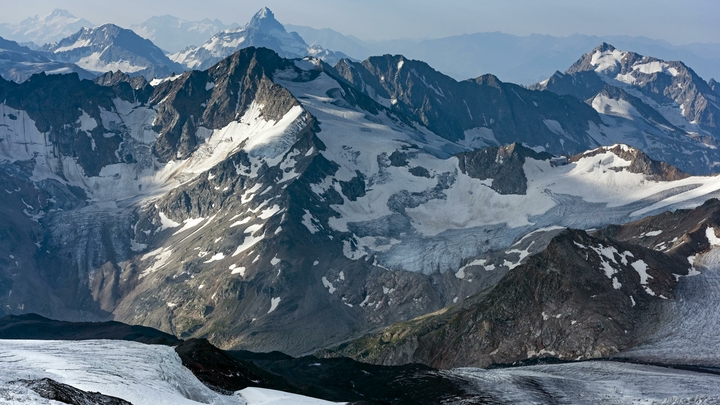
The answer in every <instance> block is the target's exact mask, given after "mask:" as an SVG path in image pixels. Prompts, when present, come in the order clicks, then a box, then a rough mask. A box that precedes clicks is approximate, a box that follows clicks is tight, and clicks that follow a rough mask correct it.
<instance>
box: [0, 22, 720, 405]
mask: <svg viewBox="0 0 720 405" xmlns="http://www.w3.org/2000/svg"><path fill="white" fill-rule="evenodd" d="M325 34H327V36H328V38H330V37H332V36H333V35H334V34H332V33H330V32H325ZM341 39H342V38H339V37H337V36H335V39H334V40H337V41H340V40H341ZM310 43H313V42H310ZM595 45H597V44H595ZM595 45H593V46H595ZM0 48H1V49H4V51H3V52H2V53H0V61H4V62H2V63H3V65H2V66H6V67H7V70H6V72H5V73H3V78H2V79H0V193H2V195H3V198H2V200H0V316H6V318H3V319H0V338H3V337H4V338H5V339H14V340H8V341H7V345H3V349H2V351H3V352H2V353H0V363H3V362H13V364H16V369H13V372H12V373H11V374H8V376H0V391H2V393H0V397H1V395H17V396H18V398H24V399H26V400H28V401H30V400H37V396H38V395H39V396H40V397H42V398H46V399H47V398H48V396H49V395H50V394H47V393H48V392H50V393H66V394H67V395H69V396H71V397H76V398H86V400H87V401H90V402H86V403H119V404H124V403H125V402H120V401H135V402H137V401H142V399H140V398H142V395H146V394H147V395H148V396H147V398H154V399H153V401H160V402H159V403H162V401H166V403H183V401H189V402H186V403H196V402H202V403H243V402H247V403H251V404H252V403H254V402H253V401H255V402H258V401H260V402H259V403H262V402H261V400H265V401H271V400H276V399H277V398H278V397H277V396H278V395H285V394H282V393H277V392H275V391H273V392H266V391H262V390H280V391H285V392H287V393H288V394H287V395H291V394H289V393H293V394H296V395H306V396H310V397H316V398H324V399H327V400H329V401H343V400H349V401H368V402H370V403H373V401H375V402H377V403H438V402H442V403H458V404H461V403H497V402H499V403H502V402H503V401H504V402H513V401H515V402H517V401H520V402H540V403H552V401H553V400H555V399H557V398H559V397H562V398H576V396H577V395H584V394H585V393H593V394H592V395H597V396H596V397H592V398H591V399H593V400H594V399H597V398H605V399H608V398H611V399H617V400H618V401H619V402H621V403H622V402H629V401H634V400H640V399H643V400H645V399H648V398H652V399H653V400H657V401H669V402H670V403H674V402H673V401H675V402H682V401H692V400H698V399H699V400H707V401H708V402H712V401H713V400H715V399H717V398H718V396H720V393H719V392H717V389H716V388H713V387H716V386H717V384H713V382H716V381H715V380H713V378H716V377H715V375H714V373H715V374H716V373H717V367H719V365H720V363H719V362H718V359H719V357H718V355H717V353H718V349H720V345H719V344H718V343H717V342H720V333H718V331H717V330H716V329H717V328H716V327H715V325H716V324H717V321H718V320H720V319H718V316H717V315H716V314H715V312H716V311H714V308H715V307H716V306H717V303H718V302H717V296H718V295H717V287H716V286H717V285H718V283H717V281H718V280H716V278H717V276H716V274H720V273H718V272H717V263H720V261H718V256H717V255H718V252H720V236H718V232H717V230H718V227H720V202H719V201H718V198H720V179H719V178H718V177H717V173H718V171H720V168H719V167H718V162H720V155H719V153H720V152H718V142H719V141H720V129H718V127H717V117H718V114H720V100H719V99H718V98H719V97H720V89H719V87H720V86H718V84H717V82H715V81H714V80H708V81H705V80H704V79H703V78H701V77H700V76H699V75H698V74H697V73H696V72H695V71H694V70H693V68H691V67H690V65H689V64H686V63H684V62H682V61H668V60H664V59H660V58H657V57H654V56H644V55H641V54H639V53H636V52H633V51H630V50H620V49H617V48H615V47H614V46H613V45H610V44H608V43H602V44H600V45H599V46H596V47H595V48H594V49H593V48H591V47H589V48H588V49H585V50H584V51H583V52H584V53H579V54H578V55H576V61H575V62H574V63H573V62H570V63H568V64H567V65H566V66H569V68H567V69H566V70H565V71H564V72H560V71H556V72H555V73H554V74H550V75H549V77H545V78H544V79H545V80H542V81H539V82H538V83H536V84H534V85H531V86H527V87H526V86H522V85H517V84H513V83H508V82H504V81H502V80H500V78H498V77H497V76H494V75H492V74H484V75H481V76H478V77H475V78H472V79H466V80H461V81H458V80H456V79H454V78H452V77H451V76H448V75H446V74H444V73H442V72H441V71H438V70H436V69H435V68H434V67H433V66H431V65H430V64H428V63H426V62H425V61H421V60H415V59H411V58H408V57H406V56H403V55H400V54H395V55H392V54H385V55H382V56H370V57H367V58H365V59H364V60H362V61H358V60H355V59H352V58H349V57H346V56H345V55H344V54H342V53H340V52H333V51H327V50H325V49H324V48H319V47H315V45H312V46H309V45H308V42H305V40H304V39H303V38H302V37H300V35H299V34H297V33H295V32H288V31H286V29H285V27H283V26H282V25H281V24H280V23H279V22H278V21H277V20H275V18H274V16H273V14H272V12H271V11H270V10H269V9H266V8H265V9H262V10H260V12H258V13H257V14H256V15H255V16H254V17H253V19H252V20H251V21H250V22H249V23H248V24H247V25H246V26H244V27H242V28H229V29H225V30H223V31H221V32H220V33H218V34H215V35H214V36H212V37H211V39H210V40H208V41H206V42H205V44H203V45H202V46H198V47H191V48H187V49H185V50H184V51H181V52H179V53H176V54H174V55H172V56H171V57H168V56H167V55H166V54H165V53H164V52H163V51H162V50H161V49H160V48H159V47H158V46H156V45H155V44H153V42H152V41H150V40H148V39H144V38H142V37H141V36H139V35H137V34H136V33H134V32H133V31H131V30H128V29H124V28H121V27H118V26H115V25H113V24H106V25H103V26H99V27H94V28H83V29H81V30H79V31H77V32H75V33H74V34H72V35H70V36H69V37H66V38H64V39H62V40H60V41H58V42H55V43H51V44H46V45H44V46H43V47H42V48H40V49H39V50H32V49H30V48H28V47H23V46H21V45H19V44H17V43H15V42H12V41H4V42H0ZM331 62H332V63H331ZM181 63H182V64H183V65H181ZM45 65H47V66H51V67H54V70H52V71H47V72H45V71H41V72H40V73H36V74H32V73H33V72H34V71H38V70H43V69H42V67H43V66H45ZM19 66H24V70H20V69H19V68H18V67H19ZM13 69H14V70H13ZM190 69H192V70H190ZM68 71H73V72H72V73H70V74H53V73H66V72H68ZM7 72H9V73H7ZM6 75H7V78H5V77H6ZM30 313H35V314H39V315H42V316H43V317H49V318H53V319H56V320H59V321H50V320H48V319H45V318H42V317H38V316H37V315H27V314H30ZM107 321H115V323H112V322H111V323H105V322H107ZM89 322H90V323H89ZM117 322H123V323H125V325H124V324H121V323H117ZM128 325H136V326H128ZM3 333H4V334H5V335H3ZM107 337H109V338H111V339H118V340H122V342H118V341H114V342H113V341H99V340H97V339H103V338H107ZM22 339H47V340H48V341H44V342H43V343H37V344H30V343H27V342H24V341H23V340H22ZM85 339H92V342H90V343H88V342H84V343H83V342H73V341H77V340H85ZM57 340H67V341H68V342H64V343H63V342H58V341H57ZM145 343H150V344H159V346H158V345H155V346H147V345H145ZM169 346H175V347H169ZM278 351H280V352H282V353H278ZM33 353H35V354H33ZM107 353H119V355H117V356H115V357H113V356H110V357H106V355H107ZM258 353H260V354H258ZM308 354H312V356H307V355H308ZM33 356H35V357H33ZM138 358H143V359H145V358H149V359H154V360H153V361H150V362H138V360H137V359H138ZM7 359H10V360H7ZM32 359H40V360H37V361H38V363H37V364H34V363H33V362H32ZM102 359H106V360H102ZM597 359H603V361H597ZM61 362H62V363H65V362H67V363H68V364H71V365H72V367H71V368H72V369H73V370H90V369H91V370H100V371H98V372H97V374H94V375H97V376H99V377H97V378H98V380H92V381H89V380H87V379H86V378H85V377H84V374H83V373H80V372H78V373H76V374H73V373H70V374H68V377H67V378H66V379H64V380H63V379H58V374H57V373H55V374H54V373H53V370H55V367H56V365H57V364H60V363H61ZM359 362H362V363H359ZM368 363H371V364H368ZM157 364H161V365H165V366H166V367H165V366H163V367H160V368H161V369H162V370H165V371H166V373H167V374H163V375H164V376H165V377H159V375H161V374H162V373H161V372H160V371H158V369H157V366H156V365H157ZM208 364H212V366H208ZM509 366H520V367H518V368H515V369H512V368H507V367H509ZM316 367H317V368H316ZM477 367H482V368H484V369H493V368H497V369H498V371H493V370H491V371H482V370H478V369H475V368H477ZM653 367H682V369H683V370H685V371H686V372H683V373H679V372H678V371H677V370H676V369H673V370H671V371H667V370H665V371H662V372H660V371H657V370H656V369H655V368H653ZM218 370H221V371H218ZM316 370H317V371H316ZM439 370H443V371H439ZM653 370H654V371H653ZM158 373H160V374H158ZM60 374H62V373H60ZM603 375H604V376H606V377H604V378H605V380H603V379H602V378H603V377H602V376H603ZM607 375H613V381H615V379H617V378H620V377H618V376H622V378H623V379H624V381H626V385H623V387H620V388H617V387H615V385H612V384H614V382H613V383H612V384H611V383H608V384H611V385H612V387H613V389H610V388H608V386H606V385H604V383H603V381H606V379H607ZM119 376H121V377H119ZM100 380H102V381H104V383H103V384H105V385H106V386H107V387H115V388H112V389H109V388H108V389H105V388H103V390H100V389H99V387H100V386H99V385H98V384H100V383H98V382H97V381H100ZM120 380H127V381H128V385H127V386H125V385H122V384H120V382H119V381H120ZM348 381H349V382H350V383H351V384H350V385H348ZM684 381H691V382H692V384H691V386H692V387H693V388H683V387H687V384H685V383H683V382H684ZM661 383H662V384H670V386H667V387H665V386H663V387H664V388H658V389H657V390H656V392H652V393H650V392H645V391H643V388H642V387H645V386H657V385H662V384H661ZM178 384H180V386H184V387H188V388H187V389H185V390H182V392H180V393H178V392H176V391H172V387H173V386H175V387H177V386H178ZM403 384H405V385H403ZM153 385H154V386H155V388H153V389H154V391H153V389H151V388H148V387H152V386H153ZM128 387H133V388H128ZM208 387H209V388H208ZM398 387H401V388H399V389H398ZM247 389H250V390H249V391H246V390H247ZM146 390H149V391H146ZM92 391H100V392H101V394H100V393H97V392H92ZM5 393H7V394H5ZM158 393H165V394H167V395H170V396H168V397H166V396H163V395H165V394H162V395H159V394H158ZM43 395H45V396H44V397H43ZM63 395H65V394H63ZM98 395H99V396H98ZM692 395H695V397H693V396H692ZM423 396H425V397H426V398H425V400H422V399H420V398H421V397H423ZM167 398H172V399H167ZM258 398H259V399H258ZM263 398H264V399H263ZM618 398H619V399H618ZM285 400H287V401H289V403H293V402H292V401H301V400H302V401H315V400H314V399H308V398H298V397H290V399H288V398H285ZM577 400H578V401H580V399H577ZM103 401H104V402H103ZM113 401H114V402H113ZM168 401H170V402H168ZM173 401H174V402H173ZM318 401H321V400H318ZM316 402H317V401H315V402H308V403H316ZM571 402H572V401H571ZM79 403H80V402H79ZM320 403H322V402H320ZM360 403H363V402H360ZM598 403H602V401H600V402H598Z"/></svg>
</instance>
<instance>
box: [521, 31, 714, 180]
mask: <svg viewBox="0 0 720 405" xmlns="http://www.w3.org/2000/svg"><path fill="white" fill-rule="evenodd" d="M531 88H533V89H537V90H549V91H551V92H554V93H556V94H563V95H572V96H574V97H577V98H578V99H580V100H583V101H585V102H586V103H588V104H589V105H591V106H592V107H593V108H594V109H595V110H596V111H597V112H598V113H599V114H600V115H601V117H602V118H603V122H604V123H605V124H606V125H607V126H609V127H610V129H609V130H608V131H604V132H605V134H606V137H607V138H608V139H609V140H612V141H613V142H622V143H627V144H629V145H632V146H636V147H640V148H643V150H644V151H645V152H646V153H648V154H649V155H650V156H651V157H652V158H654V159H660V160H664V161H667V162H669V163H671V164H673V165H675V166H678V167H680V168H681V169H682V170H685V171H688V172H694V173H707V172H708V169H707V164H703V165H702V167H701V165H698V164H697V163H696V162H698V161H704V162H706V163H707V162H713V161H716V160H718V156H716V153H715V152H714V151H715V149H716V148H715V147H716V146H717V143H718V139H720V132H719V131H720V129H719V127H718V123H717V122H718V117H719V116H720V98H718V95H717V93H716V92H715V91H714V90H713V89H712V82H711V83H707V82H705V81H704V80H702V79H701V78H700V77H699V76H698V75H697V74H696V73H695V72H694V71H693V70H692V69H691V68H689V67H688V66H686V65H685V64H683V63H682V62H667V61H663V60H660V59H657V58H653V57H650V56H642V55H639V54H637V53H634V52H624V51H620V50H618V49H615V48H614V47H613V46H612V45H609V44H606V43H603V44H602V45H600V46H599V47H597V48H595V49H594V50H593V51H591V52H589V53H586V54H585V55H583V56H582V58H580V59H579V60H578V61H577V62H576V63H575V64H573V65H572V66H571V67H570V68H569V69H568V70H567V71H566V72H565V73H560V72H556V73H555V74H554V75H553V76H552V77H550V78H549V79H547V80H545V81H543V82H541V83H538V84H536V85H534V86H531ZM621 139H623V140H621ZM688 154H691V155H692V156H694V157H693V158H692V159H687V155H688ZM710 171H714V169H712V168H711V169H710Z"/></svg>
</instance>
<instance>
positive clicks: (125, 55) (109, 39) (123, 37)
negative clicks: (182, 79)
mask: <svg viewBox="0 0 720 405" xmlns="http://www.w3.org/2000/svg"><path fill="white" fill-rule="evenodd" d="M41 49H42V51H44V52H47V53H48V54H49V55H51V56H52V57H53V58H54V59H56V60H59V61H63V62H70V63H75V64H77V65H78V66H80V67H82V68H84V69H86V70H89V71H92V72H97V73H105V72H108V71H116V70H121V71H123V72H125V73H129V74H136V75H139V74H147V73H148V72H149V71H152V72H153V73H156V76H160V77H166V76H169V75H170V74H171V73H181V72H182V71H183V70H184V69H183V68H182V67H181V66H180V65H178V64H176V63H175V62H173V61H171V60H170V59H169V58H168V57H167V56H165V53H164V52H163V51H162V50H161V49H160V48H158V47H157V46H155V44H153V43H152V41H150V40H147V39H143V38H141V37H140V36H138V35H137V34H136V33H135V32H133V31H131V30H128V29H125V28H121V27H118V26H117V25H114V24H105V25H102V26H100V27H95V28H83V29H82V30H80V31H78V32H76V33H75V34H73V35H71V36H69V37H67V38H64V39H63V40H61V41H60V42H57V43H55V44H48V45H45V46H44V47H42V48H41ZM157 73H160V74H157Z"/></svg>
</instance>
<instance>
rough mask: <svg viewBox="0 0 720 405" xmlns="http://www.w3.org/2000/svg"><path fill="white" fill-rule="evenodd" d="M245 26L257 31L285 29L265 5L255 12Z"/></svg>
mask: <svg viewBox="0 0 720 405" xmlns="http://www.w3.org/2000/svg"><path fill="white" fill-rule="evenodd" d="M245 28H253V29H256V30H258V31H270V30H272V29H277V30H281V31H285V27H283V25H282V24H280V23H279V22H278V20H276V19H275V14H273V12H272V11H270V9H269V8H267V7H263V8H261V9H260V11H258V12H257V13H255V15H254V16H253V18H252V19H251V20H250V22H249V23H248V24H247V25H246V26H245Z"/></svg>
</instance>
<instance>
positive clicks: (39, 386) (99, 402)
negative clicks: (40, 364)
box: [11, 378, 132, 405]
mask: <svg viewBox="0 0 720 405" xmlns="http://www.w3.org/2000/svg"><path fill="white" fill-rule="evenodd" d="M11 384H18V385H24V386H26V387H28V388H30V389H31V390H33V391H35V392H36V393H37V394H38V395H40V396H41V397H43V398H45V399H50V400H53V401H58V402H62V403H64V404H71V405H132V404H131V403H130V402H128V401H125V400H124V399H121V398H116V397H111V396H109V395H104V394H101V393H99V392H87V391H83V390H80V389H77V388H75V387H73V386H71V385H67V384H63V383H59V382H57V381H55V380H53V379H50V378H42V379H39V380H16V381H12V382H11Z"/></svg>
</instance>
